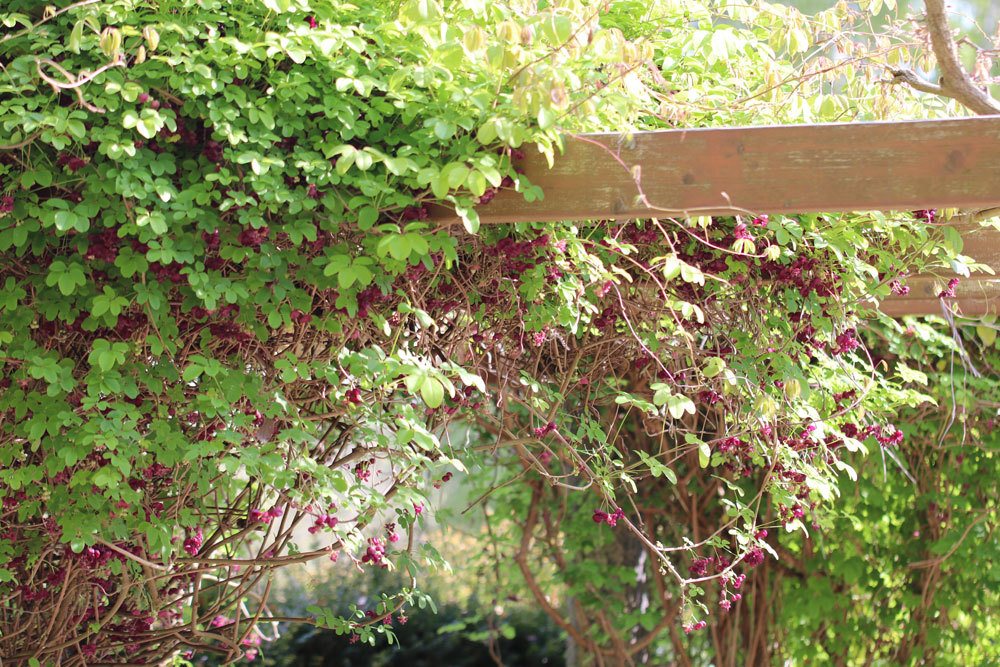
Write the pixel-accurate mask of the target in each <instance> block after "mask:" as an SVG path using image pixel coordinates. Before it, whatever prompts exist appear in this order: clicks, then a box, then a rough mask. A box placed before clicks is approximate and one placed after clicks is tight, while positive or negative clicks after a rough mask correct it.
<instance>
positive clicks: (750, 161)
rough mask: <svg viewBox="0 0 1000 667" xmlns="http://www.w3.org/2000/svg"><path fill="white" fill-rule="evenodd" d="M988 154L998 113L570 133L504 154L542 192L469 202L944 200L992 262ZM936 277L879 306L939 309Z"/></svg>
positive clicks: (722, 211)
mask: <svg viewBox="0 0 1000 667" xmlns="http://www.w3.org/2000/svg"><path fill="white" fill-rule="evenodd" d="M998 156H1000V116H989V117H978V118H962V119H954V120H934V121H908V122H879V123H837V124H824V125H791V126H780V127H740V128H721V129H690V130H664V131H655V132H639V133H635V134H632V135H627V136H625V135H618V134H587V135H579V136H575V135H574V136H568V137H566V140H565V152H564V153H563V154H562V155H560V156H558V157H557V158H556V160H555V164H554V166H553V167H551V168H549V165H548V163H547V161H546V159H545V158H544V157H543V156H542V155H540V154H530V155H527V156H526V157H525V158H524V159H523V160H519V161H518V162H517V163H516V165H515V166H516V167H517V168H518V169H519V170H520V171H522V172H523V173H524V174H525V176H527V178H528V179H529V180H530V181H531V183H532V184H533V185H538V186H540V187H541V189H542V191H543V193H544V198H543V199H541V200H537V201H533V202H528V201H526V200H525V199H524V197H523V196H522V195H521V194H519V193H517V192H514V191H510V190H508V191H502V192H500V193H499V194H498V195H497V196H496V197H495V198H494V199H493V200H492V201H491V202H489V203H488V204H484V205H481V206H480V207H479V208H477V213H478V214H479V217H480V221H481V222H482V223H484V224H489V223H494V224H495V223H510V222H544V221H574V220H609V219H623V218H651V217H657V218H664V217H689V216H700V215H733V214H765V213H767V214H777V213H811V212H831V213H832V212H842V211H874V210H879V211H913V210H921V209H931V208H936V209H944V208H954V209H962V210H963V211H971V212H970V213H966V214H964V215H961V216H959V217H958V220H957V221H952V222H951V223H949V224H955V226H956V227H957V228H958V229H959V231H960V232H961V233H962V236H963V239H964V250H963V254H965V255H968V256H969V257H972V258H973V259H974V260H976V261H977V262H979V263H982V264H985V265H988V266H990V267H991V268H992V269H993V270H994V271H996V272H998V273H1000V231H997V230H996V229H993V228H988V227H982V226H981V225H980V224H979V220H982V219H986V218H988V217H990V216H992V215H1000V157H998ZM994 209H995V210H994ZM435 217H436V218H439V219H440V218H448V217H450V218H454V217H455V214H454V212H453V211H447V210H439V211H437V212H436V213H435ZM948 277H949V276H924V275H921V276H913V277H911V278H910V279H909V280H908V281H907V284H908V285H909V286H910V288H911V290H910V293H909V294H908V295H907V296H905V297H900V296H894V297H891V298H889V299H887V300H885V301H883V303H882V310H883V312H885V313H887V314H889V315H892V316H901V315H928V314H941V313H942V312H943V311H942V303H941V299H939V298H938V292H939V291H940V289H941V285H942V283H944V282H947V278H948ZM942 278H943V279H942ZM957 294H958V299H957V310H958V311H959V312H960V313H961V314H963V315H967V316H976V315H983V314H986V313H990V312H997V311H998V310H1000V278H998V277H996V276H991V275H988V274H985V273H978V274H973V275H972V277H969V278H964V279H963V280H962V282H961V284H960V286H959V288H958V292H957Z"/></svg>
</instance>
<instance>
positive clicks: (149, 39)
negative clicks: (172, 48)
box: [142, 25, 160, 51]
mask: <svg viewBox="0 0 1000 667" xmlns="http://www.w3.org/2000/svg"><path fill="white" fill-rule="evenodd" d="M142 36H143V37H144V38H145V40H146V46H147V47H149V50H150V51H155V50H156V47H157V46H159V45H160V33H158V32H156V28H154V27H153V26H151V25H147V26H146V27H145V28H143V29H142Z"/></svg>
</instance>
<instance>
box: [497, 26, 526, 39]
mask: <svg viewBox="0 0 1000 667" xmlns="http://www.w3.org/2000/svg"><path fill="white" fill-rule="evenodd" d="M497 35H498V36H499V37H500V40H501V41H503V42H506V43H508V44H512V43H514V42H518V41H520V39H521V26H519V25H518V24H517V23H515V22H513V21H504V22H503V23H501V24H500V27H499V28H498V30H497Z"/></svg>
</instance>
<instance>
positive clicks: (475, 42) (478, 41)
mask: <svg viewBox="0 0 1000 667" xmlns="http://www.w3.org/2000/svg"><path fill="white" fill-rule="evenodd" d="M462 41H463V42H464V43H465V48H466V49H468V50H469V51H470V52H473V53H475V52H476V51H479V50H480V49H481V48H483V46H485V45H486V36H485V35H484V34H483V29H482V28H480V27H479V26H475V27H473V28H471V29H469V30H468V31H467V32H466V33H465V37H463V38H462Z"/></svg>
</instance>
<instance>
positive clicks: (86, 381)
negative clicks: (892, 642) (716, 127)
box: [0, 0, 988, 665]
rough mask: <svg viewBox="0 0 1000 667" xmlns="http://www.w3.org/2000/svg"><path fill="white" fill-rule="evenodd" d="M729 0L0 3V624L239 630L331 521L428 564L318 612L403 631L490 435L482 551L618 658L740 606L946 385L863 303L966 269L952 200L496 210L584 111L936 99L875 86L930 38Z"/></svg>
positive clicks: (817, 109) (402, 563)
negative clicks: (558, 588) (496, 213)
mask: <svg viewBox="0 0 1000 667" xmlns="http://www.w3.org/2000/svg"><path fill="white" fill-rule="evenodd" d="M708 4H710V3H708ZM708 4H703V3H699V2H696V1H694V0H683V1H682V0H676V1H673V0H664V1H663V2H658V3H648V2H613V3H603V2H582V1H577V0H566V1H564V2H527V1H523V2H522V1H514V0H511V1H510V2H504V3H486V2H481V1H479V0H463V1H462V2H447V3H439V2H436V1H435V0H408V1H406V2H403V3H396V2H388V1H386V2H362V3H357V4H349V3H346V2H336V1H326V0H325V1H320V0H260V1H259V2H240V3H227V2H223V1H222V0H201V1H195V0H160V1H158V2H152V1H146V0H107V1H104V2H94V1H90V0H84V1H83V2H77V3H74V4H64V5H63V6H62V8H61V9H53V8H42V7H38V6H37V3H35V2H33V1H30V0H13V1H12V2H8V3H7V6H6V11H7V12H8V13H7V14H5V15H2V20H3V25H4V26H6V27H5V29H4V33H3V35H2V36H0V64H2V66H3V72H4V76H3V78H2V79H0V128H2V130H0V282H2V284H3V286H4V290H3V294H2V299H3V301H2V303H0V357H2V364H3V365H2V367H0V368H2V375H3V376H2V380H0V382H2V387H3V393H2V396H0V420H2V424H3V426H2V430H0V464H2V470H0V497H2V499H3V504H2V507H3V509H2V513H0V599H2V600H3V613H2V614H0V655H3V656H4V657H5V658H7V659H9V660H11V661H12V662H13V663H14V664H20V663H23V662H27V661H41V662H56V661H61V664H66V665H83V664H94V663H122V662H129V663H133V664H134V663H153V662H158V661H161V660H164V659H167V658H169V657H170V656H172V655H174V654H175V653H177V652H178V651H190V652H192V653H200V652H201V653H203V652H212V653H217V654H219V655H220V656H222V658H223V659H235V658H237V657H239V656H241V655H243V654H244V653H248V654H250V655H252V654H254V653H256V652H257V650H258V645H259V644H260V639H261V637H262V636H264V635H263V634H262V631H261V630H260V629H259V626H260V624H262V623H263V622H265V621H266V620H268V619H273V620H290V619H284V618H282V617H280V616H278V615H276V614H273V613H272V611H271V609H270V607H269V606H268V596H269V593H270V590H271V582H272V577H273V574H274V572H275V571H276V570H278V569H280V568H283V567H288V566H293V565H295V564H297V563H301V562H304V561H308V560H312V559H326V558H330V559H350V560H352V561H353V562H355V563H356V564H357V566H358V567H359V568H363V569H366V568H370V569H377V568H394V569H398V570H400V571H401V572H403V573H405V574H406V575H407V577H408V578H410V579H411V581H410V583H409V585H407V586H406V587H405V588H403V589H401V590H390V591H387V592H386V593H385V594H384V596H383V597H382V598H381V599H379V600H378V601H376V602H374V603H372V604H371V605H370V608H368V609H354V610H352V611H351V612H350V613H348V614H344V613H343V612H342V610H338V609H333V608H324V607H323V606H319V605H317V606H314V607H310V608H309V609H308V610H307V612H306V613H305V614H304V615H303V620H308V621H310V622H313V623H315V624H318V625H320V626H326V627H329V628H332V629H334V630H336V631H337V632H338V633H340V634H343V635H353V636H356V637H357V638H360V639H362V640H364V641H374V640H375V634H376V633H382V634H390V635H391V632H392V630H391V628H392V627H393V626H391V625H390V623H389V622H388V621H389V620H390V619H391V618H393V617H395V618H397V619H398V613H399V612H400V611H404V610H405V609H407V608H409V607H411V606H418V607H424V606H425V605H426V604H427V599H426V597H425V596H424V595H423V594H422V593H420V592H419V591H418V590H416V588H415V585H416V576H417V574H419V570H420V568H421V567H424V566H425V565H426V564H428V563H431V564H433V563H438V562H440V560H441V558H440V556H439V555H438V554H437V553H436V552H435V551H434V549H433V548H431V547H429V546H425V545H420V544H418V543H417V542H416V540H415V539H414V532H413V528H414V526H415V524H418V523H419V522H421V521H422V520H423V518H424V513H425V511H426V510H427V509H428V504H427V498H426V492H427V491H428V490H430V489H431V488H433V486H434V485H441V484H445V483H447V482H448V481H449V479H450V478H451V477H452V474H453V471H456V470H457V471H462V470H465V468H466V467H467V466H469V465H473V464H487V465H488V466H489V467H490V469H491V470H494V471H496V474H497V475H500V474H506V473H512V475H513V476H512V478H511V479H509V480H504V481H505V482H509V483H505V484H503V485H502V488H500V489H499V490H493V489H491V490H490V491H492V495H490V497H489V501H488V502H489V503H490V506H492V507H497V506H498V504H499V507H500V508H501V511H502V512H503V513H504V519H508V521H505V522H504V523H503V525H498V526H497V531H496V533H495V540H496V549H497V550H495V551H494V552H493V553H494V554H495V555H496V557H497V558H498V560H505V559H506V557H511V560H510V561H509V563H510V564H512V565H513V566H514V567H516V568H517V571H518V573H519V576H521V577H523V579H524V580H525V581H526V582H528V585H529V587H530V588H531V591H532V593H533V594H534V595H535V597H536V599H537V602H538V604H539V605H540V606H541V607H542V608H543V609H545V610H546V611H547V612H548V613H550V615H551V616H552V617H553V618H554V619H555V620H556V621H557V622H558V623H559V624H560V625H561V627H562V628H563V629H564V630H565V631H566V632H567V633H568V634H569V635H570V636H571V637H572V638H573V640H574V642H575V643H576V644H577V645H578V646H580V647H581V649H582V650H584V651H585V652H586V653H587V654H588V655H590V656H593V657H594V658H595V659H596V660H597V661H598V662H601V661H604V660H608V661H612V662H621V661H624V660H626V659H632V658H638V657H641V656H648V654H649V653H650V651H653V650H654V649H655V646H656V644H655V642H656V641H657V639H658V638H659V637H660V634H661V631H663V632H667V633H668V634H669V635H670V636H671V640H672V641H673V643H674V644H675V646H677V647H680V646H682V642H683V641H685V640H684V639H683V636H684V635H683V634H682V632H694V631H697V630H700V629H702V628H704V627H705V625H706V623H707V622H708V621H709V619H710V618H712V616H713V615H715V614H717V613H720V620H719V621H718V622H719V623H720V624H725V623H726V622H727V621H726V620H725V619H726V618H730V617H727V616H726V615H725V613H721V612H717V611H716V609H717V608H718V601H717V600H715V599H714V598H712V599H710V598H711V597H712V596H715V595H717V594H721V596H722V600H723V601H729V604H730V606H731V605H732V604H735V603H737V602H738V601H739V599H740V597H739V596H741V595H742V594H741V593H740V592H739V591H740V590H742V589H741V588H740V587H741V586H742V585H743V582H744V581H745V580H746V577H747V575H748V574H749V573H750V572H751V570H752V569H753V568H754V567H758V566H762V565H763V564H764V563H765V562H769V561H768V559H769V558H772V557H773V556H776V555H777V552H776V551H775V550H774V546H772V545H773V543H774V540H773V537H770V538H769V535H772V534H773V532H775V531H782V530H788V531H796V530H801V531H807V530H809V529H811V527H812V526H816V527H828V528H829V527H833V526H834V525H835V523H836V520H837V515H836V514H830V513H827V512H826V509H825V508H826V507H827V506H828V505H829V504H830V503H832V502H833V501H834V500H835V499H836V497H837V495H838V485H837V480H838V477H839V476H841V474H847V475H849V476H851V477H854V474H855V473H854V468H852V461H853V460H854V454H855V453H857V452H860V451H865V450H874V451H875V452H880V451H883V450H884V451H885V452H886V453H885V456H888V457H890V458H892V457H893V456H894V455H893V453H892V452H894V451H895V450H896V449H897V448H898V447H899V446H900V444H901V443H902V442H903V441H904V440H905V437H906V434H907V428H906V427H905V426H904V425H903V424H901V423H898V422H894V421H893V418H892V415H893V414H895V412H896V411H897V410H898V409H899V408H900V407H901V406H911V407H913V406H918V405H920V404H922V403H923V402H925V401H926V400H928V398H929V396H928V390H927V388H926V387H924V386H923V385H922V384H921V383H920V382H919V381H918V380H919V378H920V375H919V374H917V372H916V371H915V370H914V369H911V368H909V367H907V366H905V365H902V364H900V365H894V366H892V367H891V369H890V370H887V369H886V367H884V366H879V365H876V364H875V363H873V360H872V358H871V356H870V355H869V354H868V353H867V351H866V347H865V346H864V345H863V344H862V335H861V334H859V331H858V328H859V326H861V325H862V324H863V323H864V322H865V321H873V320H876V321H877V320H880V319H881V321H882V322H883V325H882V326H884V327H887V328H888V330H892V327H893V326H894V325H893V324H892V323H891V322H889V321H888V320H886V319H885V318H881V316H879V315H878V314H877V309H876V304H877V301H878V300H879V299H881V298H884V297H885V296H887V295H888V294H889V293H890V291H896V292H900V291H904V290H905V289H906V288H905V276H906V275H907V273H908V272H911V271H917V270H921V271H930V270H935V269H940V268H948V269H958V270H967V268H968V267H967V265H968V264H969V262H968V261H967V260H966V259H963V258H962V257H961V256H960V253H961V238H960V236H959V235H958V234H957V233H956V232H954V230H953V229H951V228H950V227H948V226H947V225H946V223H945V222H943V221H942V218H943V217H944V216H937V215H936V214H935V213H934V212H931V211H922V212H917V214H915V215H910V214H905V215H888V214H857V215H854V214H852V215H804V216H793V217H772V218H770V219H768V218H767V217H766V216H754V215H740V216H735V217H728V218H690V219H688V218H676V219H675V218H673V217H667V216H666V215H664V217H662V218H658V219H649V220H643V221H627V222H625V221H623V222H608V221H592V222H588V223H581V224H576V225H570V224H518V225H497V226H490V227H486V226H484V227H483V228H480V226H479V223H478V218H477V216H476V213H475V211H474V208H473V206H474V205H476V204H478V205H480V206H488V205H489V201H490V200H491V199H492V197H493V196H494V195H495V194H496V193H497V191H498V190H499V189H511V188H514V189H517V190H518V191H519V192H521V193H523V195H524V196H525V197H527V198H529V199H531V198H537V197H540V196H543V194H544V193H541V192H539V190H538V188H536V187H534V186H532V185H531V183H529V182H528V181H527V180H526V179H525V178H524V177H523V176H521V175H519V174H518V173H517V169H516V163H517V160H518V159H519V157H520V156H521V155H522V151H529V150H530V151H535V150H538V151H541V152H542V153H544V154H546V155H547V156H549V157H550V158H551V159H558V155H557V153H558V142H559V137H560V134H561V133H566V134H567V135H568V136H569V137H570V138H569V139H567V140H574V139H573V138H572V135H573V134H574V133H576V132H581V131H592V130H608V129H616V130H623V131H625V130H628V129H633V128H653V127H666V126H676V125H706V124H717V123H724V122H731V123H746V122H775V121H778V122H781V121H799V120H822V119H837V118H842V117H845V116H847V117H856V118H880V117H883V116H884V115H886V114H903V113H909V114H921V115H922V114H925V113H932V111H930V110H926V109H923V108H920V107H917V106H916V105H915V104H914V102H913V100H912V97H911V95H910V94H909V93H908V92H906V91H905V90H903V89H901V88H892V89H888V88H887V89H883V90H882V91H881V93H880V94H879V95H874V96H873V95H871V93H870V84H869V83H867V81H866V77H867V76H870V75H871V74H872V73H873V72H876V71H878V67H879V64H880V62H881V61H880V60H879V58H881V59H883V60H885V59H889V60H894V61H901V60H906V59H908V58H912V57H913V56H912V54H910V52H909V50H908V49H909V48H910V45H908V44H907V43H905V42H902V41H901V42H899V43H893V44H890V45H888V46H886V45H882V44H880V45H879V55H878V56H877V57H876V56H871V57H866V58H865V59H860V58H855V57H854V55H855V52H856V51H858V50H859V49H863V48H864V47H863V46H861V45H859V42H857V41H855V40H852V39H851V34H850V33H851V25H852V22H853V21H854V20H855V19H857V18H858V15H856V14H854V13H852V10H850V9H849V8H847V7H846V6H843V7H839V8H837V9H835V10H831V11H829V12H827V13H826V14H824V15H822V16H821V17H820V18H818V19H816V20H815V21H808V20H806V19H805V18H804V17H802V16H801V15H800V14H798V13H797V12H794V11H793V10H789V9H786V8H783V7H780V6H770V5H765V4H763V3H761V4H760V5H757V4H751V3H740V2H737V3H733V4H732V6H731V7H729V8H728V10H727V14H726V15H724V16H721V17H720V16H716V15H715V14H714V12H713V10H712V9H711V8H710V6H708ZM828 32H833V33H835V34H837V35H840V36H841V37H839V38H836V39H832V40H831V41H830V43H829V44H828V46H829V48H830V49H833V50H834V51H837V52H838V53H839V56H838V57H839V58H840V59H839V60H837V62H836V63H834V62H833V61H831V59H830V58H831V57H830V56H829V55H823V56H816V55H815V54H814V53H812V52H810V50H809V49H810V45H811V44H813V43H814V42H815V40H816V39H817V38H818V37H819V36H820V35H823V34H827V33H828ZM814 56H815V57H814ZM841 56H842V57H841ZM833 83H836V84H837V85H836V88H835V89H834V88H831V85H832V84H833ZM935 108H936V109H938V110H946V109H944V107H943V105H941V104H936V107H935ZM934 113H936V111H934ZM609 164H610V165H613V164H614V163H613V161H612V160H611V159H610V156H609ZM612 168H614V167H612ZM597 178H600V175H599V174H596V175H595V179H597ZM640 186H641V183H638V182H637V187H640ZM442 203H443V204H447V205H448V206H449V207H452V208H454V209H455V210H456V211H457V212H458V219H457V220H456V221H455V222H452V221H451V220H450V219H449V218H448V217H447V216H440V215H437V213H438V212H439V209H437V208H436V205H439V204H442ZM973 268H974V267H973ZM942 290H943V292H944V294H945V295H947V288H946V287H945V285H942ZM943 303H945V304H946V303H947V299H945V300H944V301H943ZM929 335H930V334H928V336H929ZM453 425H461V426H462V427H463V428H464V429H466V430H465V431H464V432H467V433H469V434H472V435H476V436H478V437H477V438H476V439H471V438H464V437H462V438H460V437H457V435H458V434H459V433H463V431H462V430H460V429H458V428H451V427H452V426H453ZM876 456H879V454H877V453H876ZM987 468H988V463H987ZM939 506H940V504H939ZM675 510H677V511H679V513H672V512H674V511H675ZM900 511H902V510H900ZM510 519H513V520H510ZM595 522H596V524H600V525H595ZM539 545H540V546H539ZM610 545H617V546H616V547H615V548H614V549H611V548H609V547H610ZM539 549H541V551H540V552H539V551H538V550H539ZM539 554H541V557H539ZM445 556H447V554H445ZM872 567H877V565H874V564H873V565H872ZM540 577H542V578H545V577H548V578H556V579H557V580H559V581H561V582H562V584H563V585H565V586H567V587H569V589H570V590H571V593H572V596H573V597H574V598H575V599H576V600H577V601H578V602H577V606H576V607H575V608H576V609H578V610H581V611H580V612H579V613H578V614H577V617H576V618H571V619H568V620H567V619H566V618H564V616H563V614H561V613H560V611H559V610H558V609H556V608H554V606H553V605H552V603H551V601H550V600H549V598H548V596H547V595H546V594H545V592H544V591H543V588H542V584H540V583H539V581H540ZM643 582H654V583H655V586H653V587H646V586H638V585H637V584H640V583H643ZM713 587H714V588H713ZM640 589H641V590H640ZM650 591H653V592H652V593H651V592H650ZM720 591H721V593H720ZM609 600H611V601H613V603H614V604H613V607H612V608H613V609H616V611H615V612H614V613H610V612H607V611H606V610H607V608H608V604H609V602H608V601H609ZM709 607H711V611H709ZM726 608H727V607H725V606H723V611H724V610H725V609H726ZM859 622H860V621H859Z"/></svg>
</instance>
